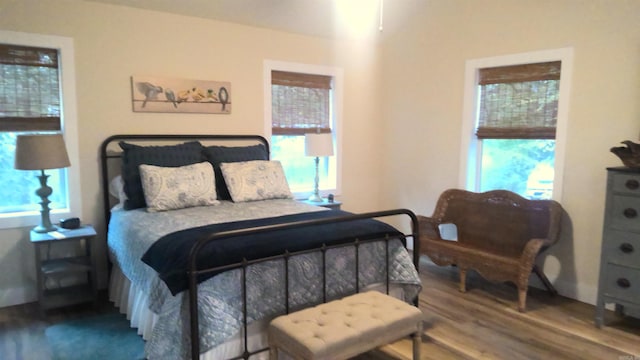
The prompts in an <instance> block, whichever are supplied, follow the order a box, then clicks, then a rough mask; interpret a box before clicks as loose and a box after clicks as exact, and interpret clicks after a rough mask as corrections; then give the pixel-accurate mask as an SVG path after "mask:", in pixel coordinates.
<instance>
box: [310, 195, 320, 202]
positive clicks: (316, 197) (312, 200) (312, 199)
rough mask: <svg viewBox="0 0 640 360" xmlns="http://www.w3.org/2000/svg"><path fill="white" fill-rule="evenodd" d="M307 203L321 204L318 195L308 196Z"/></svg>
mask: <svg viewBox="0 0 640 360" xmlns="http://www.w3.org/2000/svg"><path fill="white" fill-rule="evenodd" d="M309 201H311V202H322V198H321V197H320V195H318V194H313V195H311V196H309Z"/></svg>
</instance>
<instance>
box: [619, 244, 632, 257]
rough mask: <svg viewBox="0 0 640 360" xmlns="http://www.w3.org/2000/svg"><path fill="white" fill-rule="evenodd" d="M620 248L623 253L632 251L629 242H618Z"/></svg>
mask: <svg viewBox="0 0 640 360" xmlns="http://www.w3.org/2000/svg"><path fill="white" fill-rule="evenodd" d="M620 250H621V251H622V252H623V253H625V254H629V253H632V252H633V245H631V244H629V243H623V244H620Z"/></svg>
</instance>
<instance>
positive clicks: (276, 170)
mask: <svg viewBox="0 0 640 360" xmlns="http://www.w3.org/2000/svg"><path fill="white" fill-rule="evenodd" d="M220 170H222V175H223V176H224V182H225V183H226V184H227V188H229V194H230V195H231V199H233V201H235V202H244V201H253V200H267V199H292V198H293V195H292V194H291V190H289V184H288V183H287V178H286V177H285V175H284V170H283V169H282V164H280V162H279V161H265V160H254V161H241V162H232V163H222V164H220Z"/></svg>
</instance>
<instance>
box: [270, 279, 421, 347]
mask: <svg viewBox="0 0 640 360" xmlns="http://www.w3.org/2000/svg"><path fill="white" fill-rule="evenodd" d="M422 320H423V315H422V312H421V311H420V309H418V308H417V307H415V306H412V305H409V304H407V303H405V302H403V301H401V300H398V299H396V298H393V297H391V296H388V295H385V294H382V293H380V292H377V291H369V292H364V293H359V294H355V295H351V296H348V297H346V298H343V299H340V300H335V301H331V302H328V303H326V304H321V305H318V306H315V307H312V308H308V309H304V310H300V311H297V312H295V313H291V314H289V315H283V316H280V317H278V318H276V319H274V320H273V321H272V322H271V325H270V327H269V344H270V346H272V347H274V346H275V347H276V348H277V349H281V350H283V351H285V352H286V353H288V354H289V355H292V356H294V357H296V358H303V359H346V358H349V357H352V356H355V355H358V354H361V353H364V352H366V351H369V350H372V349H374V348H376V347H379V346H382V345H384V344H388V343H391V342H393V341H395V340H398V339H400V338H402V337H404V336H407V335H410V334H414V333H416V332H418V331H421V325H422Z"/></svg>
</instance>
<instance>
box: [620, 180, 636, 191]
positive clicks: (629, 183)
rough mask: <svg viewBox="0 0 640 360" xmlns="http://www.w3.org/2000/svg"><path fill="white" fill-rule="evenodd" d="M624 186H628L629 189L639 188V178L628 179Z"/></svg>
mask: <svg viewBox="0 0 640 360" xmlns="http://www.w3.org/2000/svg"><path fill="white" fill-rule="evenodd" d="M624 186H626V187H627V189H629V190H637V189H638V187H640V182H638V180H635V179H629V180H627V182H625V183H624Z"/></svg>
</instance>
